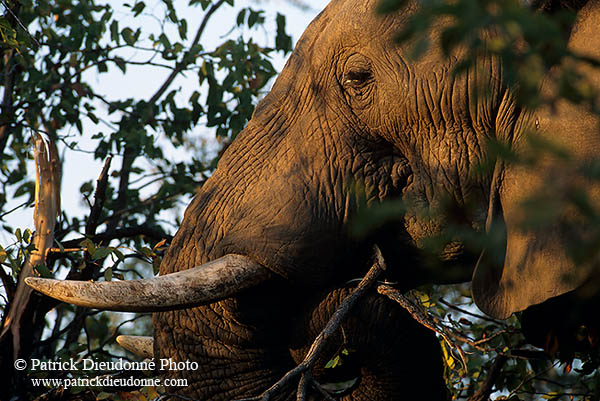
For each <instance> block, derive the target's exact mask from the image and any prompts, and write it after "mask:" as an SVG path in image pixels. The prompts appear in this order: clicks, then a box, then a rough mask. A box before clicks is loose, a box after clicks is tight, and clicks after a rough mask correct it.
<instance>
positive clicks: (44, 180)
mask: <svg viewBox="0 0 600 401" xmlns="http://www.w3.org/2000/svg"><path fill="white" fill-rule="evenodd" d="M34 149H35V167H36V185H35V211H34V224H35V236H34V238H33V244H34V250H33V251H31V254H30V255H29V257H28V258H27V260H26V262H25V265H24V266H23V269H22V270H21V273H20V274H19V282H18V284H17V290H16V292H15V296H14V298H13V300H12V302H11V304H10V308H9V311H8V313H7V314H6V315H5V316H4V322H3V323H4V326H3V328H2V334H1V335H0V341H2V340H4V339H5V338H8V337H7V336H8V334H9V333H10V334H11V335H12V345H13V358H14V359H16V358H18V357H19V355H21V336H22V330H21V329H22V328H21V324H22V323H23V322H22V320H23V316H24V314H25V311H26V310H27V307H28V305H29V298H30V296H31V293H32V291H33V290H32V288H31V287H29V286H27V285H26V284H25V282H24V280H25V278H27V277H31V276H33V275H34V274H35V273H34V269H35V267H36V266H39V265H43V264H45V263H46V261H45V255H46V249H48V248H51V247H52V243H53V242H54V226H55V224H56V217H57V216H58V215H59V211H60V160H59V158H58V151H57V149H56V145H55V144H54V142H52V141H51V140H50V138H43V137H42V136H41V135H39V134H37V135H36V136H35V148H34Z"/></svg>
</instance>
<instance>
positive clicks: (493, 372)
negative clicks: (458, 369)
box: [467, 355, 508, 401]
mask: <svg viewBox="0 0 600 401" xmlns="http://www.w3.org/2000/svg"><path fill="white" fill-rule="evenodd" d="M507 360H508V358H507V357H505V356H504V355H498V356H497V357H496V359H495V360H494V363H493V364H492V367H491V368H490V371H489V373H488V375H487V377H486V379H485V381H484V382H483V384H482V386H481V387H480V388H479V390H477V392H475V394H473V395H472V396H471V397H469V398H468V399H467V401H488V400H489V398H490V394H492V389H493V388H494V383H496V380H497V379H498V376H499V375H500V372H502V368H503V367H504V364H505V363H506V361H507Z"/></svg>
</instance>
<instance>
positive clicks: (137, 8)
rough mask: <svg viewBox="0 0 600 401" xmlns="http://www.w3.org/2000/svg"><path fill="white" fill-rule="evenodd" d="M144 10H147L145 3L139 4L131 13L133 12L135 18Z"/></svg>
mask: <svg viewBox="0 0 600 401" xmlns="http://www.w3.org/2000/svg"><path fill="white" fill-rule="evenodd" d="M144 8H146V4H145V3H144V2H143V1H140V2H138V3H137V4H136V5H135V6H133V8H132V9H131V11H133V16H134V17H137V16H138V15H140V14H141V13H142V11H144Z"/></svg>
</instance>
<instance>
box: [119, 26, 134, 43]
mask: <svg viewBox="0 0 600 401" xmlns="http://www.w3.org/2000/svg"><path fill="white" fill-rule="evenodd" d="M121 36H122V37H123V40H124V41H125V43H127V44H128V45H129V46H133V45H134V44H135V42H136V38H135V35H134V33H133V30H132V29H131V28H125V29H123V30H122V31H121Z"/></svg>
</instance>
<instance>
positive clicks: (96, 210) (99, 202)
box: [85, 156, 112, 236]
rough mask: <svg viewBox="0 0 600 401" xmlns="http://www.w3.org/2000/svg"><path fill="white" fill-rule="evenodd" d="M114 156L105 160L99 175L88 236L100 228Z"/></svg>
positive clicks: (87, 227) (86, 226)
mask: <svg viewBox="0 0 600 401" xmlns="http://www.w3.org/2000/svg"><path fill="white" fill-rule="evenodd" d="M111 161H112V156H108V157H107V158H106V160H105V161H104V167H102V172H100V176H99V177H98V181H97V182H98V184H97V185H96V192H95V193H94V205H93V206H92V208H91V210H90V217H89V218H88V221H87V224H86V225H85V234H86V236H91V235H94V234H96V228H98V220H99V219H100V214H101V213H102V208H103V207H104V202H105V201H106V187H107V185H108V170H109V169H110V162H111Z"/></svg>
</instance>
